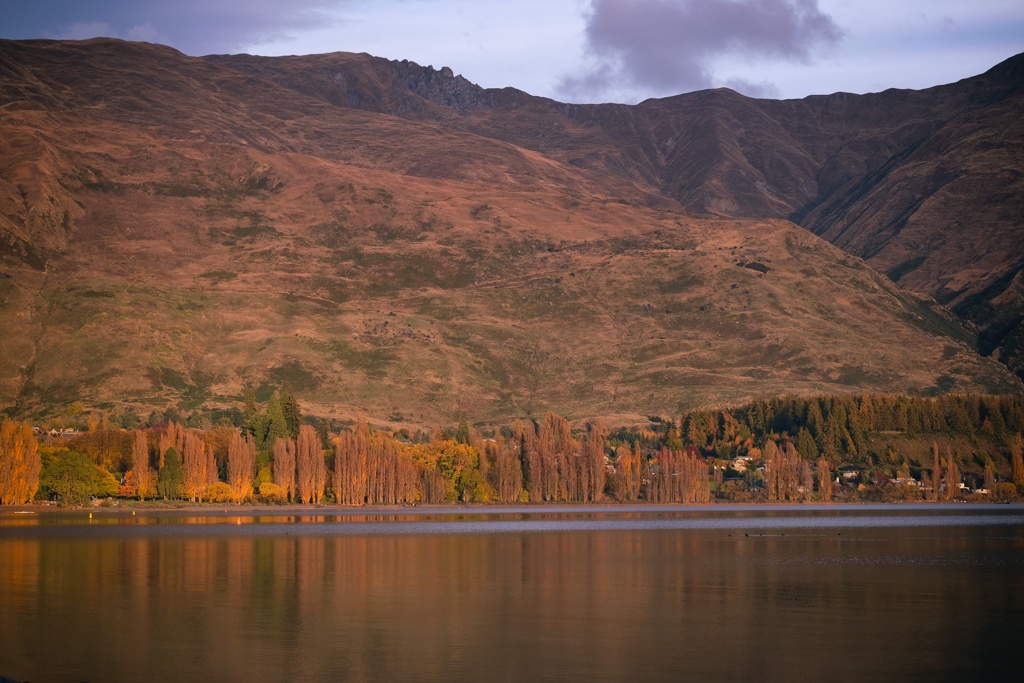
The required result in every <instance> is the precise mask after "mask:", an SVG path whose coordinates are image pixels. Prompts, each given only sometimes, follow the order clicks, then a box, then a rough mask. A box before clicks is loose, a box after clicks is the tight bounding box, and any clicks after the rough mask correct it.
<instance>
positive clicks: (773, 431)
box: [0, 391, 1024, 506]
mask: <svg viewBox="0 0 1024 683" xmlns="http://www.w3.org/2000/svg"><path fill="white" fill-rule="evenodd" d="M215 417H216V419H217V424H214V423H213V418H215ZM76 418H77V419H78V421H77V422H74V420H75V419H76ZM83 418H84V421H83ZM68 420H71V421H72V422H73V425H72V427H71V428H68V427H67V426H66V425H67V421H68ZM60 422H61V423H62V424H60V425H59V428H58V426H56V425H50V426H49V428H47V427H43V426H36V427H33V426H32V425H31V424H29V423H28V422H22V421H17V420H13V419H5V420H4V421H3V422H2V424H0V504H3V505H21V504H26V503H29V502H32V501H52V502H56V503H57V504H59V505H66V506H76V505H83V504H86V503H87V502H88V501H90V500H97V499H98V500H103V501H105V502H104V504H112V503H114V502H116V501H117V500H118V499H121V500H123V501H125V502H127V501H134V500H138V501H146V500H150V501H153V500H156V501H166V502H167V504H171V502H172V501H187V502H189V503H193V504H202V503H216V504H249V503H257V504H264V505H267V504H269V505H273V504H311V505H322V504H339V505H349V506H358V505H394V504H418V503H424V504H444V503H457V502H475V503H502V504H509V503H540V502H579V503H593V502H613V501H617V502H627V503H633V502H648V503H709V502H714V501H728V502H833V501H835V502H841V501H850V502H854V501H875V502H896V501H921V500H931V501H940V500H948V501H952V500H969V501H999V502H1005V501H1012V500H1018V499H1020V498H1021V497H1024V439H1022V437H1021V433H1022V432H1024V397H1021V396H982V395H945V396H940V397H923V396H907V395H877V394H874V395H863V396H816V397H796V396H789V397H781V398H775V399H769V400H762V401H755V402H753V403H750V404H747V405H743V406H739V407H734V408H730V409H717V410H699V411H693V412H690V413H687V414H684V415H681V416H679V417H678V418H665V417H660V416H650V417H649V418H648V423H647V424H646V425H643V426H639V427H635V426H634V427H619V428H615V429H609V428H608V427H607V426H606V425H605V424H604V423H603V422H602V421H601V420H594V421H591V422H585V423H578V424H577V425H576V427H575V428H574V427H573V425H572V424H570V422H569V421H568V420H566V419H565V418H564V417H561V416H559V415H556V414H554V413H548V414H547V415H545V416H544V417H543V418H540V419H531V420H517V421H515V422H514V423H512V424H510V425H504V426H499V427H486V426H478V427H470V426H469V424H468V423H467V422H466V420H462V421H461V422H460V423H459V424H458V425H455V426H450V427H446V428H436V429H433V430H416V431H413V432H410V431H409V430H407V429H400V430H394V431H392V430H386V429H382V428H374V427H372V426H371V425H370V424H368V423H366V422H360V423H355V424H349V425H343V424H340V423H338V422H332V421H329V420H325V419H323V418H318V417H315V416H303V415H302V413H301V410H300V409H299V406H298V403H297V402H296V400H295V399H294V397H292V396H291V395H290V394H288V393H287V392H282V393H276V392H275V393H274V394H272V395H271V396H270V397H269V398H268V399H267V400H266V401H265V402H263V403H257V401H256V399H255V396H254V394H253V393H252V392H251V391H249V392H247V393H246V396H245V400H244V405H243V407H242V409H241V410H235V411H229V412H227V413H224V412H222V413H221V414H220V415H219V416H216V415H210V414H207V415H203V414H194V415H192V416H190V417H189V418H188V419H185V420H182V419H181V417H180V416H178V415H176V414H173V413H172V414H165V415H157V414H155V413H154V414H153V415H151V416H150V418H149V419H148V420H147V421H145V422H142V421H140V420H138V418H135V424H131V425H127V426H126V425H124V424H123V420H121V421H120V422H121V424H116V423H114V424H112V423H111V420H110V418H109V417H108V416H103V415H102V414H100V413H98V412H95V411H93V412H88V413H85V412H84V411H79V410H77V409H73V410H71V411H69V412H68V414H67V415H66V416H65V418H64V419H62V420H61V421H60ZM175 504H180V502H179V503H175Z"/></svg>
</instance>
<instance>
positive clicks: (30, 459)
mask: <svg viewBox="0 0 1024 683" xmlns="http://www.w3.org/2000/svg"><path fill="white" fill-rule="evenodd" d="M41 469H42V463H41V462H40V459H39V450H38V443H37V442H36V437H35V435H34V434H33V433H32V427H30V426H29V424H28V423H27V422H15V421H14V420H9V419H7V418H4V421H3V422H2V423H0V504H2V505H22V504H24V503H27V502H28V501H30V500H32V497H33V496H35V495H36V491H37V490H38V489H39V472H40V470H41Z"/></svg>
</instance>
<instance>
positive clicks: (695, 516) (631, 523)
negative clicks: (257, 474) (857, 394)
mask: <svg viewBox="0 0 1024 683" xmlns="http://www.w3.org/2000/svg"><path fill="white" fill-rule="evenodd" d="M88 514H89V513H88V512H70V513H52V514H36V515H15V514H11V513H9V512H3V513H0V676H7V677H10V678H14V679H17V680H31V681H32V682H33V683H40V682H43V681H91V682H92V683H100V682H104V681H111V682H114V681H132V682H134V681H190V680H191V681H195V680H209V681H256V680H264V681H377V680H380V681H417V680H424V681H442V680H443V681H476V680H496V681H533V680H538V681H548V680H550V681H556V680H557V681H562V680H581V681H583V680H585V681H595V680H596V681H605V680H607V681H634V680H642V681H659V680H664V681H677V680H753V681H792V680H829V681H834V680H837V681H846V680H849V681H864V680H898V681H907V680H921V681H933V682H934V681H945V680H961V681H974V680H993V679H994V680H1016V679H1017V677H1016V674H1014V673H1013V672H1015V671H1016V672H1018V673H1019V671H1020V664H1019V662H1020V661H1021V654H1020V652H1021V651H1024V507H1021V506H1005V505H1004V506H964V505H947V506H877V507H871V506H855V507H854V506H823V507H812V506H798V507H774V508H768V507H757V508H752V507H728V506H713V507H622V506H614V507H596V506H595V507H557V508H540V507H528V508H472V509H469V510H466V509H462V510H459V509H433V510H424V509H398V510H384V509H374V510H372V511H366V510H356V511H346V510H339V509H330V508H327V509H322V510H317V511H316V514H309V511H308V510H304V511H288V512H273V511H270V512H266V511H264V512H257V513H253V512H249V511H246V510H245V509H241V511H240V510H239V509H234V510H229V511H228V512H226V513H225V512H223V511H222V512H220V513H219V514H216V513H210V514H197V513H172V512H160V513H156V512H148V513H142V512H140V513H138V514H136V515H135V516H132V515H131V513H130V512H125V511H115V510H103V511H95V512H94V514H93V518H92V519H90V518H89V517H88Z"/></svg>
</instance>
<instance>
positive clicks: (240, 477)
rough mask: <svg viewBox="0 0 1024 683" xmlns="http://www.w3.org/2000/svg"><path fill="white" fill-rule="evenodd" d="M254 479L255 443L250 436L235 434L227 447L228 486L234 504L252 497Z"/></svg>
mask: <svg viewBox="0 0 1024 683" xmlns="http://www.w3.org/2000/svg"><path fill="white" fill-rule="evenodd" d="M255 477H256V442H255V441H253V439H252V436H251V435H249V434H246V435H245V436H244V437H243V436H242V435H241V434H240V433H238V432H235V434H234V437H233V438H232V439H231V443H230V444H229V445H228V482H227V483H228V486H230V487H231V492H232V494H233V497H234V500H235V502H236V503H241V502H242V501H244V500H247V499H248V498H250V497H251V496H252V483H253V479H255Z"/></svg>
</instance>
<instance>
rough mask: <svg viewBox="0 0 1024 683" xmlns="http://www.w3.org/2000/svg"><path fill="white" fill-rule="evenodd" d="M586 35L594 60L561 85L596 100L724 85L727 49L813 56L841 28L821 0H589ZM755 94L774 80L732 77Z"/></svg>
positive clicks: (800, 58) (754, 54) (740, 53)
mask: <svg viewBox="0 0 1024 683" xmlns="http://www.w3.org/2000/svg"><path fill="white" fill-rule="evenodd" d="M586 20H587V25H586V43H587V48H588V51H589V52H590V56H591V64H592V66H591V67H590V68H588V69H587V70H586V71H584V72H582V73H577V74H570V75H568V76H566V77H565V78H564V79H563V81H562V83H561V88H562V91H563V92H564V93H565V94H566V95H567V96H569V97H570V98H585V99H587V100H593V99H594V98H599V97H601V96H604V95H616V94H622V93H625V92H631V93H636V94H648V95H652V94H653V95H669V94H675V93H682V92H689V91H692V90H699V89H702V88H709V87H714V86H715V85H721V84H716V83H715V77H714V71H713V63H714V60H715V59H717V58H720V57H723V56H728V57H745V58H748V59H752V60H753V59H757V58H774V59H783V60H789V61H797V62H807V61H810V59H811V56H812V54H813V51H814V50H815V49H816V48H818V47H820V46H824V45H829V44H833V43H836V42H837V41H838V40H839V39H840V37H841V36H842V31H841V30H840V29H839V27H838V26H837V25H836V23H835V22H834V21H833V20H832V19H831V17H829V16H828V15H827V14H825V13H823V12H822V11H821V9H820V8H819V7H818V2H817V0H591V3H590V12H589V13H588V15H587V17H586ZM729 84H730V85H732V86H734V87H735V86H739V87H746V90H747V92H750V94H753V95H759V94H765V93H770V92H771V91H772V88H773V86H772V84H770V83H751V82H749V81H746V80H733V81H731V82H730V83H729Z"/></svg>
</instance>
